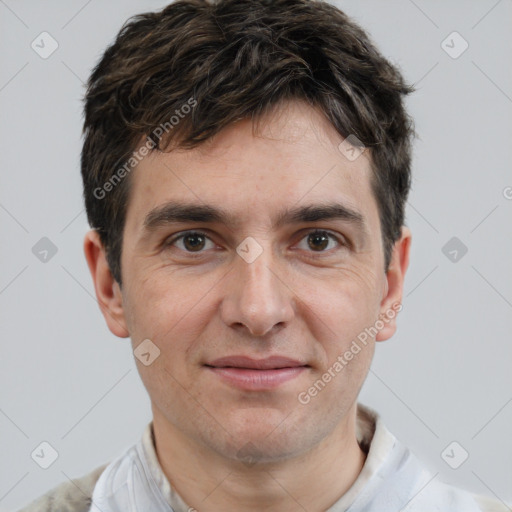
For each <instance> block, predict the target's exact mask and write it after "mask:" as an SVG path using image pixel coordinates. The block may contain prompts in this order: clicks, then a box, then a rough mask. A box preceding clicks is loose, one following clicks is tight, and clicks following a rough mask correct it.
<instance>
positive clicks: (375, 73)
mask: <svg viewBox="0 0 512 512" xmlns="http://www.w3.org/2000/svg"><path fill="white" fill-rule="evenodd" d="M411 91H412V87H411V86H409V85H407V84H406V83H405V82H404V79H403V77H402V75H401V73H400V71H399V70H398V68H397V67H396V66H394V65H393V64H391V63H390V62H389V61H388V60H387V59H385V58H384V57H383V56H382V55H381V54H380V53H379V52H378V50H377V49H376V48H375V46H374V45H373V43H372V42H371V41H370V39H369V37H368V35H367V34H366V33H365V32H364V31H363V30H362V29H361V28H360V27H359V26H358V25H356V24H355V23H354V22H353V21H352V20H351V19H350V18H348V17H347V16H346V15H345V14H344V13H343V12H342V11H340V10H339V9H338V8H336V7H334V6H333V5H331V4H329V3H327V2H323V1H317V0H311V1H309V0H277V1H270V0H219V1H208V0H178V1H176V2H174V3H172V4H170V5H168V6H167V7H165V8H164V9H162V10H161V11H159V12H156V13H153V12H150V13H145V14H139V15H137V16H134V17H132V18H130V19H129V20H128V21H127V22H126V23H125V24H124V25H123V27H122V28H121V30H120V32H119V34H118V35H117V37H116V39H115V41H114V42H113V44H111V45H110V46H109V47H108V48H107V49H106V51H105V52H104V54H103V56H102V58H101V59H100V61H99V62H98V64H97V65H96V67H95V68H94V70H93V71H92V74H91V76H90V78H89V81H88V85H87V92H86V95H85V98H84V103H85V107H84V113H85V120H84V128H83V132H84V144H83V150H82V155H81V172H82V179H83V184H84V198H85V205H86V210H87V216H88V220H89V224H90V225H91V227H92V228H94V229H96V230H97V231H98V232H99V235H100V239H101V241H102V243H103V245H104V247H105V250H106V253H107V260H108V263H109V267H110V270H111V272H112V275H113V277H114V278H115V280H116V281H117V282H118V283H119V284H120V285H121V247H122V240H123V229H124V224H125V217H126V207H127V204H128V199H129V190H130V183H131V180H130V175H129V174H128V173H129V168H127V167H126V162H128V161H130V158H132V159H133V154H134V151H135V150H136V149H137V148H138V147H139V145H140V144H141V140H144V138H146V141H147V143H150V144H149V146H148V147H149V148H150V150H151V151H155V150H165V149H166V148H167V147H168V144H169V143H170V142H171V141H174V142H175V143H176V144H177V145H178V146H180V147H182V148H185V149H191V148H194V147H196V146H198V145H199V144H201V143H202V142H204V141H206V140H207V139H209V138H211V137H212V136H213V135H215V134H216V133H217V132H219V131H220V130H222V129H223V128H224V127H226V126H227V125H229V124H230V123H233V122H234V121H236V120H239V119H245V118H252V119H255V118H257V117H259V116H261V115H262V114H263V113H265V112H268V111H269V110H270V109H271V108H273V107H275V106H276V104H277V103H278V102H280V101H283V100H286V99H302V100H306V101H307V102H308V103H309V104H311V105H312V106H314V107H317V108H319V109H320V110H321V111H322V112H323V113H324V115H325V116H326V117H327V119H329V121H330V122H331V123H332V125H333V126H334V127H335V129H336V130H337V131H338V132H339V133H340V134H341V135H342V136H343V137H347V136H349V135H354V136H355V137H357V139H359V140H360V141H361V142H362V143H363V144H364V145H365V146H366V147H367V148H369V151H370V154H371V156H372V158H371V162H372V190H373V193H374V194H375V198H376V201H377V204H378V207H379V217H380V223H381V229H382V243H383V248H384V255H385V270H387V269H388V266H389V262H390V258H391V251H392V248H393V245H394V242H396V240H398V239H399V237H400V234H401V227H402V225H403V223H404V209H405V202H406V200H407V195H408V193H409V188H410V184H411V176H410V165H411V139H412V135H413V132H414V130H413V127H412V120H411V119H410V117H409V116H408V115H407V113H406V111H405V108H404V104H403V97H404V96H405V95H406V94H408V93H410V92H411ZM191 98H192V100H193V102H194V108H193V109H188V113H187V115H183V116H180V120H179V123H176V124H174V123H173V124H172V129H171V128H170V129H168V130H167V129H166V135H165V137H162V136H160V134H161V132H162V130H161V129H160V130H159V127H161V126H162V125H164V124H165V123H167V126H169V125H170V124H171V123H170V119H171V118H172V117H173V116H174V117H176V114H177V113H178V111H181V110H180V109H181V108H182V107H183V105H186V104H190V103H191ZM155 134H156V135H155ZM131 163H132V164H133V165H135V163H136V162H135V161H133V162H131ZM121 169H124V171H123V172H121ZM107 192H108V193H107Z"/></svg>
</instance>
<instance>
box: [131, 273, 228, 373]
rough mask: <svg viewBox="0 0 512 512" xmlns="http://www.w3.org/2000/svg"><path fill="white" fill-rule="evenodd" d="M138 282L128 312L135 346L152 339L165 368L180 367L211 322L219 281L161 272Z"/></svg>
mask: <svg viewBox="0 0 512 512" xmlns="http://www.w3.org/2000/svg"><path fill="white" fill-rule="evenodd" d="M134 282H135V280H134ZM137 282H138V284H137V286H133V287H132V288H131V290H130V291H129V299H128V300H127V308H126V310H127V314H128V315H129V316H130V325H131V327H132V329H131V330H130V335H131V336H132V341H133V344H134V345H135V346H136V345H137V344H138V343H140V342H141V341H142V340H144V339H146V338H149V339H151V340H152V341H153V342H154V343H155V344H156V345H157V346H158V347H159V349H160V350H161V352H162V355H164V356H165V358H166V359H168V361H167V362H166V366H169V365H172V366H178V364H179V363H178V359H181V360H183V358H186V355H187V353H188V352H189V351H190V348H191V347H192V346H193V345H194V340H196V339H197V338H198V337H199V335H200V333H201V332H202V331H203V330H204V329H205V325H206V324H207V323H208V321H209V319H210V315H211V311H212V304H211V300H212V299H211V297H212V296H213V295H212V294H214V292H215V286H216V283H218V282H219V278H218V276H215V277H214V276H202V277H201V278H195V279H194V278H193V277H190V276H187V275H185V274H178V273H177V272H169V273H166V272H163V271H161V270H160V271H158V272H152V273H151V275H150V276H148V277H146V278H144V277H142V278H139V279H138V281H137ZM219 285H220V283H218V284H217V286H219Z"/></svg>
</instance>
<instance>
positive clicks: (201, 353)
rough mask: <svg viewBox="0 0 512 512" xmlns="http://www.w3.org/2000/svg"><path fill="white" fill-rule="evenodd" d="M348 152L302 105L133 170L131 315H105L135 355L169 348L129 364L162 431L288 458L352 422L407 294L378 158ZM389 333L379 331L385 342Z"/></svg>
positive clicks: (243, 452) (125, 267) (127, 241)
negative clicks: (387, 255)
mask: <svg viewBox="0 0 512 512" xmlns="http://www.w3.org/2000/svg"><path fill="white" fill-rule="evenodd" d="M341 141H342V138H341V137H340V136H339V135H338V134H337V132H336V131H335V129H334V128H333V127H332V126H331V125H330V124H329V123H328V121H327V120H326V119H325V118H324V117H323V116H322V115H321V113H319V112H317V111H316V110H314V109H313V108H312V107H310V106H307V105H305V104H303V103H300V102H295V101H293V102H289V103H285V104H282V105H281V106H280V108H279V109H278V110H274V111H273V113H271V114H269V115H267V116H266V117H263V118H262V119H261V120H260V123H259V126H258V130H256V131H253V124H252V122H251V121H249V120H244V121H240V122H238V123H236V124H233V125H231V126H229V127H228V128H226V129H224V130H223V131H222V132H221V133H219V134H218V135H217V136H216V137H214V138H213V139H212V140H211V141H208V142H207V143H206V144H203V145H202V146H200V147H199V148H196V149H193V150H173V151H171V152H169V153H153V154H151V155H149V156H147V157H146V158H145V159H144V160H143V161H142V162H141V163H140V164H139V165H138V167H137V169H136V170H134V171H133V173H132V175H131V179H132V180H133V181H132V184H131V185H132V188H131V197H130V203H129V206H128V210H127V216H126V224H125V231H124V239H123V250H122V262H121V263H122V272H123V289H122V306H120V308H119V310H118V311H116V312H114V313H113V314H111V315H110V316H108V315H106V318H107V321H108V322H109V326H111V329H112V330H113V332H115V333H116V334H118V335H127V334H128V333H129V335H130V337H131V339H132V344H133V348H134V349H136V348H137V347H138V345H139V344H140V343H141V342H143V340H148V339H149V340H151V344H154V346H156V347H158V349H159V351H160V353H159V355H158V357H156V358H155V359H154V360H153V361H152V362H151V364H148V365H147V366H146V365H145V364H143V363H142V362H140V361H139V360H138V359H136V362H137V366H138V370H139V373H140V376H141V378H142V381H143V383H144V385H145V387H146V389H147V391H148V393H149V396H150V399H151V401H152V407H153V412H154V415H155V418H154V421H158V422H160V423H161V424H162V423H165V424H166V425H168V426H169V428H170V429H173V430H175V431H177V432H180V433H181V434H182V435H184V436H186V438H187V439H190V440H191V441H193V442H195V443H197V444H198V445H201V446H202V447H205V448H207V449H210V450H212V451H213V452H215V453H216V454H219V455H222V456H224V457H228V458H231V459H237V458H238V459H239V458H241V457H247V456H250V457H252V458H256V457H257V458H259V459H260V460H267V461H270V460H278V459H284V458H287V457H292V456H295V455H298V454H301V453H304V452H306V451H308V450H309V449H311V448H312V447H314V446H315V445H316V444H318V443H319V442H320V441H321V440H322V439H325V438H326V437H327V436H328V435H329V433H332V432H333V431H334V430H335V429H336V428H339V427H340V425H344V422H346V421H347V418H349V416H350V414H351V412H353V411H354V410H355V408H354V405H355V401H356V398H357V395H358V393H359V390H360V388H361V386H362V384H363V381H364V379H365V377H366V375H367V372H368V369H369V365H370V362H371V359H372V355H373V350H374V342H375V334H374V332H373V331H370V332H371V335H368V332H369V331H368V328H370V327H372V326H375V324H376V322H377V321H378V320H379V319H382V318H383V315H388V312H389V310H390V309H391V308H392V304H393V303H396V302H398V300H399V299H400V298H401V295H400V294H401V282H400V278H396V276H395V278H393V279H391V278H390V275H391V274H388V275H386V274H385V273H384V255H383V250H382V238H381V227H380V223H379V215H378V209H377V204H376V201H375V198H374V197H373V194H372V192H371V189H370V172H371V171H370V160H369V158H370V156H369V152H368V151H365V152H364V153H363V154H362V155H361V156H360V157H359V158H357V159H356V160H354V161H350V160H349V159H347V158H346V157H345V156H344V154H343V153H342V152H341V151H340V149H338V145H339V144H340V142H341ZM393 261H395V259H393ZM392 268H393V264H392ZM397 268H398V266H397ZM115 315H117V326H115V325H114V323H113V320H112V317H113V316H115ZM121 324H122V325H123V326H124V327H125V329H126V333H123V332H121V331H122V330H121V329H120V328H119V325H121ZM365 329H366V331H365ZM393 331H394V320H389V321H387V322H385V327H384V328H382V329H380V330H379V333H378V334H377V335H376V336H377V340H379V339H385V338H386V337H389V336H390V335H391V334H392V332H393ZM364 332H366V333H367V334H366V341H365V343H363V342H362V341H359V342H357V340H358V339H359V340H361V339H362V337H361V333H364ZM358 336H359V338H358ZM363 337H364V336H363ZM355 340H356V344H357V346H359V349H360V350H359V351H358V352H356V350H355V349H354V348H353V347H354V341H355ZM146 343H148V342H146ZM149 346H150V347H153V348H152V349H151V350H150V353H152V354H153V355H152V356H150V357H151V358H152V357H154V354H156V351H155V350H156V349H155V347H154V346H153V345H149ZM351 348H352V357H351V358H349V357H350V356H348V355H346V353H347V352H348V351H351ZM152 351H153V352H152ZM337 361H338V363H339V364H338V365H336V362H337ZM342 362H343V364H342ZM340 365H342V368H341V369H340ZM327 374H329V375H330V378H329V377H326V375H327ZM319 380H320V381H321V383H320V384H319ZM315 383H316V387H315ZM315 390H316V391H315Z"/></svg>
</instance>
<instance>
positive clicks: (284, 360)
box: [205, 356, 309, 391]
mask: <svg viewBox="0 0 512 512" xmlns="http://www.w3.org/2000/svg"><path fill="white" fill-rule="evenodd" d="M205 366H206V368H207V369H208V370H209V371H211V372H212V373H214V374H216V375H217V376H218V377H220V378H221V379H222V380H223V381H224V382H226V383H227V384H230V385H232V386H235V387H238V388H241V389H245V390H252V391H262V390H266V389H275V388H277V387H278V386H280V385H282V384H284V383H285V382H288V381H290V380H292V379H294V378H296V377H298V376H299V375H300V374H301V373H302V372H304V371H305V370H306V369H307V368H309V365H307V364H304V363H302V362H300V361H297V360H295V359H290V358H288V357H284V356H271V357H267V358H265V359H253V358H251V357H247V356H229V357H221V358H220V359H215V360H214V361H212V362H210V363H208V364H206V365H205Z"/></svg>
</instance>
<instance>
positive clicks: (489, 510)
mask: <svg viewBox="0 0 512 512" xmlns="http://www.w3.org/2000/svg"><path fill="white" fill-rule="evenodd" d="M473 499H474V500H475V501H476V503H477V504H478V506H479V507H480V510H481V511H482V512H510V511H511V510H512V505H506V504H505V503H503V502H502V501H498V500H495V499H492V498H488V497H487V496H480V495H477V494H475V495H473Z"/></svg>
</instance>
